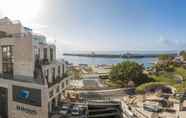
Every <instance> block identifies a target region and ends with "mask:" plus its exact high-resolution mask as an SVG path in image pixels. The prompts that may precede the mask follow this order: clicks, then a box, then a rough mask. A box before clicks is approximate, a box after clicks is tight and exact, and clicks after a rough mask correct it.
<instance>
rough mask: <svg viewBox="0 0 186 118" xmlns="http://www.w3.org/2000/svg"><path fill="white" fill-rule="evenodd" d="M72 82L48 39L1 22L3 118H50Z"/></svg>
mask: <svg viewBox="0 0 186 118" xmlns="http://www.w3.org/2000/svg"><path fill="white" fill-rule="evenodd" d="M70 79H71V76H68V75H67V66H66V64H65V62H64V60H57V59H56V47H55V45H53V44H48V43H47V41H46V38H45V36H43V35H40V34H35V33H33V31H32V29H30V28H27V27H24V26H23V25H22V24H21V22H19V21H11V20H10V19H9V18H7V17H5V18H2V19H0V118H48V113H50V112H52V110H53V108H54V107H55V106H57V105H58V103H59V102H61V100H62V98H63V92H64V89H65V88H66V87H68V85H69V81H70Z"/></svg>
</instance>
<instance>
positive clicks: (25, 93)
mask: <svg viewBox="0 0 186 118" xmlns="http://www.w3.org/2000/svg"><path fill="white" fill-rule="evenodd" d="M29 96H30V92H29V91H27V90H24V89H23V90H20V92H19V93H18V98H20V99H28V98H29Z"/></svg>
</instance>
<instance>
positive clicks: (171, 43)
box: [159, 36, 186, 49]
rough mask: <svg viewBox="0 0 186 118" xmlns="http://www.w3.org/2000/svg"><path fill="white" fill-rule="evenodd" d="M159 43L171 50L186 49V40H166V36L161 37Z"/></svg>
mask: <svg viewBox="0 0 186 118" xmlns="http://www.w3.org/2000/svg"><path fill="white" fill-rule="evenodd" d="M159 42H160V43H161V44H162V45H163V46H166V47H169V48H171V49H185V48H186V40H178V39H166V38H165V37H164V36H160V38H159Z"/></svg>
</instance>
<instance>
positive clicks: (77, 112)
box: [72, 106, 80, 116]
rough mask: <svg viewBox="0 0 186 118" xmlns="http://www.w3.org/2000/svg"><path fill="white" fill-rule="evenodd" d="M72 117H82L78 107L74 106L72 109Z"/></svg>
mask: <svg viewBox="0 0 186 118" xmlns="http://www.w3.org/2000/svg"><path fill="white" fill-rule="evenodd" d="M72 115H73V116H79V115H80V108H79V107H78V106H74V107H73V108H72Z"/></svg>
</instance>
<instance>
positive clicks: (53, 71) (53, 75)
mask: <svg viewBox="0 0 186 118" xmlns="http://www.w3.org/2000/svg"><path fill="white" fill-rule="evenodd" d="M55 73H56V72H55V68H52V78H53V80H55Z"/></svg>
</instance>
